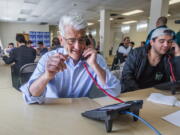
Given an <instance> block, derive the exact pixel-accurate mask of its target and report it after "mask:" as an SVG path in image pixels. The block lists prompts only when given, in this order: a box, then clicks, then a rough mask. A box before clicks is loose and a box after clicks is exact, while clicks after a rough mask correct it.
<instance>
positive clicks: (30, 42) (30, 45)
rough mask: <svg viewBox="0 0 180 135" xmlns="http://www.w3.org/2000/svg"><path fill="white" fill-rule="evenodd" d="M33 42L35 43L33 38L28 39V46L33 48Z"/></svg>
mask: <svg viewBox="0 0 180 135" xmlns="http://www.w3.org/2000/svg"><path fill="white" fill-rule="evenodd" d="M32 43H33V42H32V41H31V40H28V41H27V47H31V48H32V47H33V45H32Z"/></svg>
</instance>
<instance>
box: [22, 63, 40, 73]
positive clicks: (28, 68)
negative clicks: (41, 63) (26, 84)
mask: <svg viewBox="0 0 180 135" xmlns="http://www.w3.org/2000/svg"><path fill="white" fill-rule="evenodd" d="M36 66H37V63H28V64H25V65H23V66H22V67H21V69H20V72H19V73H20V74H25V73H33V72H34V69H35V68H36Z"/></svg>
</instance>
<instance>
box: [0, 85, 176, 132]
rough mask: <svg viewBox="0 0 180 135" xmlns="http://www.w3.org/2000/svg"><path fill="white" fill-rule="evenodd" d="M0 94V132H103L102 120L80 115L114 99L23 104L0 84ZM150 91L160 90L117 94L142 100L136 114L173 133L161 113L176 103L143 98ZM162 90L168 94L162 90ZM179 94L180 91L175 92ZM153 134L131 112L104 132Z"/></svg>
mask: <svg viewBox="0 0 180 135" xmlns="http://www.w3.org/2000/svg"><path fill="white" fill-rule="evenodd" d="M0 90H1V94H0V108H1V111H0V120H1V122H0V134H1V135H20V134H23V135H49V134H51V135H105V134H107V133H106V130H105V126H104V122H101V121H94V120H91V119H87V118H85V117H82V116H81V113H82V112H84V111H87V110H91V109H95V108H98V107H101V106H104V105H108V104H113V103H117V102H116V101H114V100H112V99H110V98H108V97H103V98H98V99H93V100H92V99H88V98H77V99H68V98H67V99H47V100H46V103H45V104H42V105H38V104H32V105H27V104H26V103H25V102H24V101H23V99H22V93H20V92H18V91H16V90H14V89H13V88H6V89H3V88H1V89H0ZM152 92H160V93H164V92H163V91H158V90H155V89H154V88H151V89H146V90H138V91H134V92H129V93H123V94H122V95H121V96H120V98H121V99H122V100H124V101H128V100H139V99H142V100H144V104H143V108H142V109H141V110H140V116H141V117H142V118H144V119H145V120H147V121H148V122H149V123H151V124H152V125H153V126H154V127H155V128H157V129H158V130H159V131H160V132H161V133H162V134H163V135H177V133H178V132H179V130H180V129H179V128H178V127H176V126H174V125H172V124H170V123H168V122H166V121H164V120H162V119H161V117H162V116H165V115H168V114H170V113H172V112H175V111H177V110H179V108H178V107H172V106H166V105H160V104H155V103H151V102H148V101H146V98H147V97H148V96H149V95H150V93H152ZM165 94H170V92H169V93H165ZM176 96H177V97H180V95H176ZM109 134H110V135H132V134H133V135H153V134H154V132H153V131H152V130H151V129H149V128H148V127H146V126H145V125H144V124H143V123H141V122H140V121H137V122H134V121H133V120H132V117H131V116H128V115H122V116H120V117H119V118H118V119H117V120H115V121H114V122H113V129H112V132H111V133H108V135H109Z"/></svg>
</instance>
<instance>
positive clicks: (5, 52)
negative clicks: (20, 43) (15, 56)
mask: <svg viewBox="0 0 180 135" xmlns="http://www.w3.org/2000/svg"><path fill="white" fill-rule="evenodd" d="M13 49H14V43H9V44H8V47H7V48H5V49H4V54H5V55H6V56H9V55H10V53H11V52H12V50H13Z"/></svg>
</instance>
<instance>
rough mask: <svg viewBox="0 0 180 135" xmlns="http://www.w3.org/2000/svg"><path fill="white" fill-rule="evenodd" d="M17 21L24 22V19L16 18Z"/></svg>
mask: <svg viewBox="0 0 180 135" xmlns="http://www.w3.org/2000/svg"><path fill="white" fill-rule="evenodd" d="M17 20H18V21H22V22H24V21H26V18H18V19H17Z"/></svg>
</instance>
